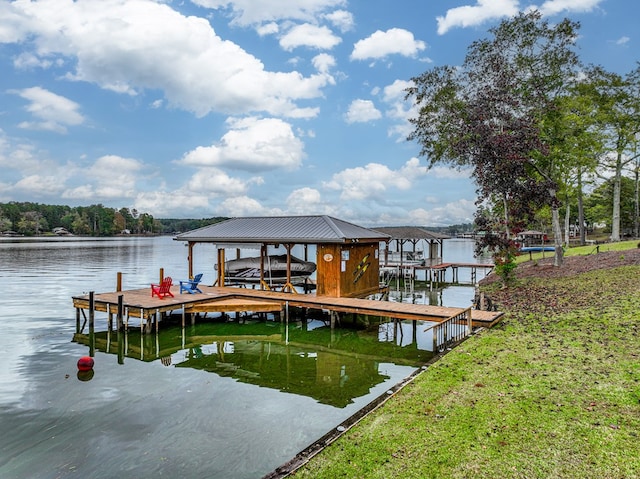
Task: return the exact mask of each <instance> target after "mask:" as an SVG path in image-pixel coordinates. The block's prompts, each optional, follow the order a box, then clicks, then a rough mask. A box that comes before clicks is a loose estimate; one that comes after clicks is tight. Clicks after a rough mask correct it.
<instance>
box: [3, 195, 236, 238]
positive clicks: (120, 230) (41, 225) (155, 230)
mask: <svg viewBox="0 0 640 479" xmlns="http://www.w3.org/2000/svg"><path fill="white" fill-rule="evenodd" d="M222 219H224V218H209V219H200V220H196V219H186V220H185V219H155V218H154V217H153V216H152V215H150V214H149V213H143V212H140V211H138V210H137V209H135V208H120V209H117V208H110V207H106V206H104V205H101V204H97V205H91V206H68V205H46V204H40V203H31V202H15V201H12V202H9V203H0V232H3V233H4V232H15V233H18V234H22V235H25V236H40V235H46V234H52V233H53V230H54V229H55V228H64V230H65V231H68V232H69V233H71V234H74V235H78V236H114V235H119V234H136V235H153V234H171V233H177V232H181V231H188V230H191V229H195V228H200V227H202V226H206V225H209V224H212V223H216V222H218V221H221V220H222Z"/></svg>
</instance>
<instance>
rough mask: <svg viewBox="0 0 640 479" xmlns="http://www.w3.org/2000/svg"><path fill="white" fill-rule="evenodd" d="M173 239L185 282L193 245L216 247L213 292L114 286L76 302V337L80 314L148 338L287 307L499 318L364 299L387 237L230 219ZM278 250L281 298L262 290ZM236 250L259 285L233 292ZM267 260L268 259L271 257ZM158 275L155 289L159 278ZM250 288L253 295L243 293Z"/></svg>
mask: <svg viewBox="0 0 640 479" xmlns="http://www.w3.org/2000/svg"><path fill="white" fill-rule="evenodd" d="M174 239H175V240H176V241H183V242H186V243H187V246H188V248H189V256H188V261H189V276H190V278H192V277H193V275H194V253H195V251H194V246H195V245H196V244H198V243H205V244H209V245H214V246H215V248H216V250H217V254H216V256H217V258H216V265H215V268H214V269H215V270H216V273H217V279H216V281H215V282H214V284H213V285H212V286H203V285H202V284H201V283H200V286H199V288H200V290H201V292H200V293H197V294H180V291H179V288H178V286H177V285H174V286H173V287H172V289H171V291H172V293H173V297H171V296H166V297H164V298H162V299H160V298H158V297H153V296H152V295H151V291H150V290H149V289H146V288H144V289H138V290H131V291H122V292H121V291H119V290H121V288H120V287H119V286H118V287H117V288H116V289H117V291H116V292H112V293H101V294H93V293H91V294H89V295H83V296H78V297H74V298H73V302H74V306H75V308H76V322H77V329H78V331H79V330H80V319H81V318H80V315H81V314H83V315H84V314H85V313H84V311H85V310H89V312H90V316H92V314H93V312H94V311H103V312H106V313H107V314H108V316H109V326H110V327H111V322H112V320H113V316H114V315H117V319H118V329H119V328H120V327H121V326H122V322H123V321H124V322H125V323H126V324H128V318H130V317H137V318H140V326H141V328H142V327H143V326H144V327H145V329H146V331H147V332H150V330H151V326H152V324H153V323H154V320H155V325H156V327H157V325H158V323H159V321H160V320H161V319H162V316H163V315H165V314H167V313H174V312H176V311H180V312H181V313H182V318H183V324H184V322H185V321H186V316H187V315H191V317H192V318H194V317H195V314H196V313H208V312H220V313H231V312H276V313H277V312H281V313H282V312H285V310H286V308H288V307H289V306H292V307H299V308H308V309H317V310H328V311H330V312H331V313H332V314H334V313H350V314H365V315H372V316H380V317H388V318H393V319H397V320H405V319H408V320H425V321H432V322H445V323H446V322H447V321H452V322H454V321H458V322H460V321H465V322H468V324H469V329H471V327H472V324H473V326H475V327H478V326H491V325H493V324H494V323H495V322H496V321H497V320H498V318H499V317H500V313H497V312H487V311H473V313H472V312H471V309H470V308H469V309H465V308H447V307H440V306H430V305H429V306H427V305H416V304H409V303H399V302H393V301H378V300H371V299H364V298H368V297H372V296H373V295H377V294H378V293H380V292H381V286H380V282H379V275H380V258H379V256H380V244H381V243H383V242H384V243H386V242H388V241H390V240H391V239H392V236H391V235H389V234H387V233H384V232H381V231H376V230H372V229H367V228H363V227H361V226H357V225H354V224H352V223H349V222H346V221H343V220H339V219H337V218H333V217H330V216H326V215H323V216H283V217H245V218H232V219H229V220H226V221H222V222H219V223H214V224H212V225H209V226H205V227H203V228H199V229H197V230H193V231H189V232H186V233H182V234H179V235H177V236H176V237H175V238H174ZM296 245H302V246H304V250H305V254H304V256H305V257H304V260H298V259H297V258H295V257H293V256H292V254H291V250H292V248H293V247H294V246H296ZM308 245H313V246H315V261H311V258H307V257H306V256H307V246H308ZM281 246H284V248H285V250H286V255H285V256H284V257H283V258H281V259H280V262H279V263H280V265H281V271H282V269H284V270H285V271H284V275H283V276H284V281H283V282H281V283H280V284H279V285H278V287H279V289H280V291H273V290H272V289H273V288H272V285H271V284H268V283H267V279H268V277H267V276H266V275H265V273H266V272H267V271H268V270H267V269H266V268H265V264H268V262H269V258H270V254H269V248H279V247H281ZM242 248H249V249H257V250H259V251H260V257H259V258H258V262H257V263H251V262H249V264H248V265H247V264H244V266H242V265H241V268H239V269H238V271H240V270H241V269H242V267H244V268H245V271H249V270H251V269H256V266H258V268H259V272H258V278H259V282H257V283H256V282H254V283H253V284H252V283H251V282H245V283H238V284H234V285H233V286H235V287H232V286H231V285H230V284H229V282H228V281H227V279H226V278H225V274H226V272H225V266H228V265H229V263H231V262H228V261H226V259H225V250H226V249H235V250H236V251H237V252H238V253H237V254H239V251H240V249H242ZM201 256H203V258H198V259H199V260H201V261H202V262H206V261H207V258H204V255H201ZM271 258H272V259H273V256H271ZM237 259H240V258H237ZM208 261H210V259H209V260H208ZM252 261H253V260H252ZM312 264H315V265H316V268H317V269H316V270H315V272H314V273H315V275H316V279H315V294H298V293H299V292H298V289H296V285H295V284H294V282H295V281H294V274H300V272H299V271H296V269H297V268H298V267H299V268H301V269H303V270H304V271H305V272H308V273H310V269H307V267H310V266H311V265H312ZM209 265H210V263H209ZM247 266H249V267H248V268H247ZM209 267H210V266H209ZM283 267H284V268H283ZM162 271H163V270H162V269H161V275H160V277H161V281H162V278H163V277H164V275H163V273H162ZM200 272H202V271H200ZM235 279H237V278H235ZM235 279H234V281H235ZM254 279H255V278H254ZM249 285H251V286H253V287H252V288H249V287H247V286H249ZM242 286H244V287H242ZM310 289H312V288H304V292H305V293H309V290H310ZM85 317H86V315H85ZM281 317H282V314H281ZM332 317H335V316H332ZM92 323H93V321H90V324H92ZM145 323H146V324H145Z"/></svg>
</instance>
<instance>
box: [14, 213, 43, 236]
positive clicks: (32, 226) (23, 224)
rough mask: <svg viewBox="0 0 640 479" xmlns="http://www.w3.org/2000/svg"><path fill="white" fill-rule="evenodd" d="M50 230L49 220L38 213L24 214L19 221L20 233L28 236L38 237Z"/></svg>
mask: <svg viewBox="0 0 640 479" xmlns="http://www.w3.org/2000/svg"><path fill="white" fill-rule="evenodd" d="M48 228H49V227H48V223H47V220H46V219H45V218H44V217H43V216H42V214H41V213H39V212H37V211H26V212H24V213H22V216H21V218H20V221H18V231H20V232H21V233H23V234H25V235H27V236H32V235H35V236H38V235H40V234H41V233H42V232H43V231H46V230H48Z"/></svg>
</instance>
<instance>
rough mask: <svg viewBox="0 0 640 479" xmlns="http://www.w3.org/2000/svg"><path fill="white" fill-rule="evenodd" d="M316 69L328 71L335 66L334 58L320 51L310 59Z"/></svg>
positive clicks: (323, 71)
mask: <svg viewBox="0 0 640 479" xmlns="http://www.w3.org/2000/svg"><path fill="white" fill-rule="evenodd" d="M311 62H312V63H313V66H314V67H315V69H316V70H318V71H319V72H321V73H329V71H330V70H331V69H332V68H333V67H335V66H336V59H335V58H334V57H332V56H331V55H329V54H327V53H320V54H318V55H316V56H315V57H313V59H312V60H311Z"/></svg>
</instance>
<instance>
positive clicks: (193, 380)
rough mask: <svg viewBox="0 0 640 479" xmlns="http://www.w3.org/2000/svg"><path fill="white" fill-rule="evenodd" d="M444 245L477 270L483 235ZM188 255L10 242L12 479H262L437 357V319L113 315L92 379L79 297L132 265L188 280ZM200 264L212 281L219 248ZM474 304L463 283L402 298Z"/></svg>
mask: <svg viewBox="0 0 640 479" xmlns="http://www.w3.org/2000/svg"><path fill="white" fill-rule="evenodd" d="M444 249H445V251H444V257H445V258H444V259H445V261H460V262H469V261H472V257H473V242H471V241H461V240H447V241H446V242H445V248H444ZM186 257H187V248H186V247H185V246H184V244H182V243H178V242H175V241H173V240H172V239H171V238H167V237H163V238H123V239H96V240H87V239H82V240H79V239H76V238H65V239H64V240H59V241H53V240H50V241H44V240H42V241H34V242H26V241H16V242H13V241H1V242H0V265H2V266H1V268H0V287H1V291H2V295H1V296H0V314H1V316H0V317H1V318H2V334H1V335H0V362H1V364H2V368H0V430H1V431H2V433H1V434H0V477H1V478H3V479H11V478H16V479H18V478H20V479H22V478H27V477H28V478H59V477H82V478H85V477H91V478H112V477H136V478H158V477H168V478H177V477H202V478H205V477H206V478H225V479H229V478H256V477H262V476H263V475H265V474H268V473H269V472H271V471H272V470H274V469H275V468H276V467H278V466H279V465H280V464H282V463H284V462H286V461H288V460H289V459H291V458H292V457H294V456H295V455H296V454H297V453H298V452H299V451H301V450H302V449H304V448H305V447H307V446H308V445H310V444H312V443H313V442H314V441H315V440H316V439H318V438H319V437H321V436H323V435H324V434H325V433H327V432H328V431H330V430H331V429H332V428H334V427H335V426H336V425H338V424H340V423H341V422H343V421H344V420H345V419H347V418H349V417H350V416H351V415H353V414H355V413H356V412H357V411H358V410H360V409H361V408H363V407H364V406H365V405H367V404H368V403H369V402H371V401H372V400H374V399H375V398H377V397H378V396H381V395H383V394H385V392H386V391H387V390H388V389H389V388H390V387H392V386H393V385H394V384H397V383H398V382H400V381H401V380H402V379H404V378H406V377H408V376H409V375H410V374H412V373H413V372H414V371H415V370H416V368H418V367H419V365H420V364H422V363H424V362H425V361H426V360H428V359H429V358H430V357H431V355H432V353H431V351H430V343H431V342H430V338H429V337H428V336H425V335H423V334H422V331H423V330H424V329H425V327H426V326H428V325H427V324H419V326H418V327H417V328H414V326H413V324H412V323H406V322H404V323H388V322H387V323H383V324H377V323H376V322H375V321H373V320H372V322H371V324H370V325H369V326H368V327H365V326H363V325H362V324H361V325H360V326H359V327H357V328H356V327H345V328H343V329H339V330H335V331H331V330H330V328H328V327H327V325H326V323H325V322H324V321H323V320H324V319H325V318H322V317H317V318H314V317H311V318H309V319H308V320H307V321H296V320H295V318H293V319H292V321H291V323H290V324H289V326H288V327H285V325H283V324H281V323H280V322H278V321H267V322H264V321H257V320H254V319H251V318H248V319H246V320H243V321H242V322H241V323H237V322H233V323H230V322H220V321H213V322H205V321H203V322H198V323H197V324H196V325H195V326H189V327H187V328H184V329H182V328H180V327H179V326H178V325H174V326H170V325H163V327H162V328H161V331H160V333H159V334H158V335H157V336H156V335H155V334H152V335H145V336H141V335H140V334H139V332H138V331H136V330H131V331H129V332H128V333H127V334H124V333H119V334H117V333H115V332H112V333H109V332H108V331H106V321H103V320H102V319H104V318H102V319H100V318H98V319H97V322H96V331H97V332H96V351H95V356H94V359H95V366H94V368H93V372H92V374H89V375H86V374H85V375H83V374H82V373H79V372H78V368H77V361H78V359H79V358H80V357H81V356H84V355H87V354H89V348H88V346H87V345H86V344H87V342H86V339H87V338H86V335H80V336H78V335H75V333H76V331H75V310H74V308H73V305H72V300H71V297H72V296H76V295H79V294H82V293H87V292H89V291H95V292H105V291H113V290H115V285H116V273H117V272H122V273H123V288H124V289H132V288H141V287H148V285H149V283H152V282H156V281H157V279H158V276H159V268H161V267H162V268H164V271H165V274H168V275H171V276H172V277H174V278H175V279H179V278H185V277H187V260H186ZM196 258H197V261H199V262H200V264H198V263H196V268H198V269H199V270H201V271H204V272H205V277H204V282H205V283H207V284H211V283H212V282H213V280H214V279H215V278H214V273H213V267H212V265H213V263H214V261H215V252H214V250H213V249H212V250H211V252H210V253H209V252H208V251H207V250H203V251H198V254H197V255H196ZM461 279H462V278H461ZM403 294H404V293H403ZM472 297H473V288H471V287H451V288H446V289H445V290H444V291H436V292H433V291H430V292H427V291H425V292H419V291H411V292H409V293H407V294H404V298H403V299H402V300H409V301H413V302H422V301H424V302H425V304H434V302H435V303H437V304H444V305H445V306H469V305H470V302H471V299H472ZM369 319H370V318H369Z"/></svg>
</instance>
